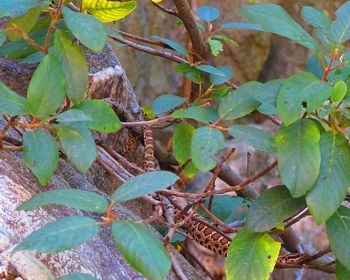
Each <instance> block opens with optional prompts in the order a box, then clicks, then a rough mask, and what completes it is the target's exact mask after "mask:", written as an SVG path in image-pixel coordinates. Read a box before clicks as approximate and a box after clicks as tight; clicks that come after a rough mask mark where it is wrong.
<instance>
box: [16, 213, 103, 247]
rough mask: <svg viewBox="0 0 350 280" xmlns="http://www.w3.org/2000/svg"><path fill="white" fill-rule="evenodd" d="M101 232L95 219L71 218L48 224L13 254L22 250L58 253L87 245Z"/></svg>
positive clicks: (22, 243) (26, 239)
mask: <svg viewBox="0 0 350 280" xmlns="http://www.w3.org/2000/svg"><path fill="white" fill-rule="evenodd" d="M99 232H100V226H99V225H98V224H97V223H96V221H95V220H94V219H91V218H89V217H84V216H69V217H65V218H61V219H59V220H56V221H53V222H51V223H48V224H46V225H45V226H43V227H42V228H41V229H39V230H37V231H35V232H33V233H31V234H30V235H29V236H27V237H26V238H25V239H24V240H23V241H22V242H21V243H19V244H18V245H17V246H16V247H15V249H14V250H13V253H15V252H18V251H21V250H36V251H37V252H42V253H57V252H62V251H65V250H69V249H72V248H75V247H77V246H79V245H80V244H83V243H85V242H86V241H88V240H89V239H91V238H92V237H94V236H96V235H97V234H98V233H99Z"/></svg>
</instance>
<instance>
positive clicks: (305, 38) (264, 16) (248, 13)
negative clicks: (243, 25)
mask: <svg viewBox="0 0 350 280" xmlns="http://www.w3.org/2000/svg"><path fill="white" fill-rule="evenodd" d="M241 13H242V14H243V15H244V16H245V18H246V19H247V20H248V21H249V22H251V23H255V24H258V25H260V26H261V27H262V29H263V30H264V31H268V32H272V33H275V34H277V35H280V36H284V37H287V38H289V39H291V40H294V41H297V42H298V43H299V44H301V45H303V46H304V47H306V48H308V49H313V50H317V49H318V46H317V43H316V41H315V40H314V39H313V38H312V37H311V36H310V34H308V33H307V32H306V31H305V30H304V29H303V28H302V27H301V26H300V25H299V24H298V23H297V22H296V21H295V20H294V19H293V18H292V17H291V16H290V15H288V13H287V12H286V11H285V10H284V9H283V8H282V7H280V6H278V5H276V4H254V5H249V6H245V7H243V8H242V9H241Z"/></svg>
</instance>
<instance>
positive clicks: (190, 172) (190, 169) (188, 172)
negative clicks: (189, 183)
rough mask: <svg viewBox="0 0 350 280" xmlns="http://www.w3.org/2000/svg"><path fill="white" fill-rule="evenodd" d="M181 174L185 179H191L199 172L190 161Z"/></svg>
mask: <svg viewBox="0 0 350 280" xmlns="http://www.w3.org/2000/svg"><path fill="white" fill-rule="evenodd" d="M182 172H183V174H184V175H185V176H186V177H187V178H189V179H192V178H194V177H196V176H197V174H198V173H199V170H198V169H197V167H195V166H194V164H193V162H192V161H191V162H190V163H189V164H188V165H187V166H186V167H185V169H184V170H183V171H182Z"/></svg>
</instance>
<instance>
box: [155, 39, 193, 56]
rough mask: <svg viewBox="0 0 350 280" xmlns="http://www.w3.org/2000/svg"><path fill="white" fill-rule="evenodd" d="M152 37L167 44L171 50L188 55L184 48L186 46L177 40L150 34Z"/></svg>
mask: <svg viewBox="0 0 350 280" xmlns="http://www.w3.org/2000/svg"><path fill="white" fill-rule="evenodd" d="M152 38H154V39H158V40H159V41H161V42H163V43H164V44H166V45H168V46H169V47H170V48H172V49H173V50H175V51H177V52H179V53H181V54H182V55H184V56H188V55H189V53H188V51H187V50H186V48H185V47H184V46H183V45H182V44H180V43H178V42H175V41H173V40H170V39H166V38H163V37H159V36H152Z"/></svg>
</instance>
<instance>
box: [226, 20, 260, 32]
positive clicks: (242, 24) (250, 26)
mask: <svg viewBox="0 0 350 280" xmlns="http://www.w3.org/2000/svg"><path fill="white" fill-rule="evenodd" d="M220 28H221V29H250V30H258V31H261V30H262V28H261V26H260V25H258V24H251V23H246V22H226V23H224V24H222V25H221V26H220Z"/></svg>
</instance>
